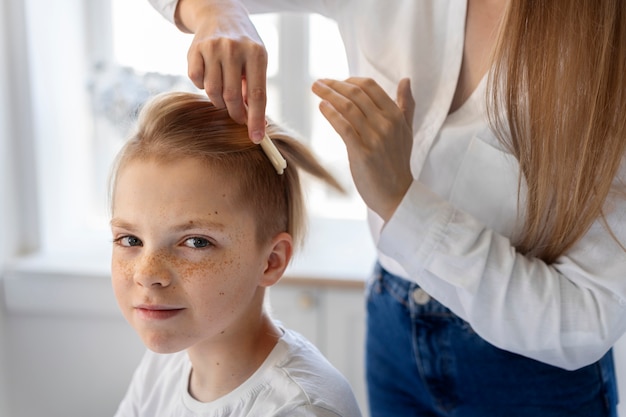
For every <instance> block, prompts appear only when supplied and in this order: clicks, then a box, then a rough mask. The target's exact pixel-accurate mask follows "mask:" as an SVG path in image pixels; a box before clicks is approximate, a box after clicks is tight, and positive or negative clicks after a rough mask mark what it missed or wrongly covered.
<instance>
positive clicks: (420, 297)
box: [411, 288, 430, 306]
mask: <svg viewBox="0 0 626 417" xmlns="http://www.w3.org/2000/svg"><path fill="white" fill-rule="evenodd" d="M411 296H412V297H413V301H415V302H416V303H417V304H419V305H421V306H423V305H424V304H428V302H429V301H430V295H428V293H427V292H426V291H424V290H423V289H421V288H416V289H415V290H413V294H412V295H411Z"/></svg>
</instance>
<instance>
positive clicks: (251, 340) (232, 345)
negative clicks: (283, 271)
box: [187, 314, 282, 402]
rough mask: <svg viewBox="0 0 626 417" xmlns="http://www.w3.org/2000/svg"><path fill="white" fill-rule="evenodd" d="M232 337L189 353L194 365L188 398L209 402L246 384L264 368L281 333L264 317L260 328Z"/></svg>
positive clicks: (194, 349) (192, 349) (199, 347)
mask: <svg viewBox="0 0 626 417" xmlns="http://www.w3.org/2000/svg"><path fill="white" fill-rule="evenodd" d="M255 327H256V328H255V329H250V331H249V332H245V331H244V332H242V333H240V334H236V335H231V338H230V340H232V342H229V340H225V341H223V342H220V343H211V344H201V345H196V346H193V347H191V348H189V349H187V352H188V354H189V358H190V360H191V363H192V371H191V375H190V377H189V394H190V395H191V396H192V397H193V398H195V399H196V400H198V401H201V402H210V401H214V400H216V399H218V398H220V397H223V396H224V395H226V394H228V393H230V392H231V391H233V390H234V389H235V388H237V387H238V386H240V385H241V384H242V383H244V382H245V381H246V380H247V379H248V378H249V377H250V376H251V375H252V374H254V372H256V370H257V369H259V367H260V366H261V365H262V364H263V362H264V361H265V359H266V358H267V356H268V355H269V354H270V352H271V351H272V349H274V346H276V343H277V342H278V339H280V337H281V336H282V331H281V330H280V329H279V328H278V327H277V326H276V325H275V324H274V322H273V321H272V320H271V319H270V318H269V317H268V316H267V314H263V315H262V316H261V321H260V323H259V326H255Z"/></svg>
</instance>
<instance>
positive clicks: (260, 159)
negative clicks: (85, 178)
mask: <svg viewBox="0 0 626 417" xmlns="http://www.w3.org/2000/svg"><path fill="white" fill-rule="evenodd" d="M266 131H267V135H268V136H269V137H270V138H271V139H272V140H273V142H274V144H275V145H276V147H277V148H278V150H279V151H280V153H281V154H282V155H283V157H284V158H285V159H286V160H287V168H286V169H285V171H284V173H283V174H282V175H278V174H277V173H276V170H275V169H274V167H273V166H272V164H271V162H270V161H269V159H268V157H267V156H266V155H265V153H264V152H263V150H262V149H261V146H260V145H256V144H254V143H253V142H251V141H250V139H249V138H248V130H247V127H246V126H245V125H240V124H238V123H236V122H235V121H233V120H232V119H231V118H230V116H229V115H228V112H227V110H226V109H218V108H216V107H215V106H214V105H213V103H211V102H210V101H209V100H208V99H207V98H206V97H205V96H203V95H199V94H193V93H184V92H176V93H163V94H160V95H157V96H155V97H154V98H152V99H151V100H150V101H149V102H147V103H146V104H145V105H144V107H143V108H142V110H141V112H140V114H139V120H138V123H137V127H136V131H135V133H134V134H133V135H131V137H130V139H129V140H128V142H127V143H126V144H125V145H124V147H123V148H122V150H121V151H120V152H119V154H118V156H117V159H116V162H115V164H114V167H113V171H112V176H111V180H110V197H111V198H110V201H111V202H112V203H113V201H114V198H115V185H116V181H117V176H118V174H119V173H120V172H121V171H122V170H123V169H124V167H125V166H126V165H128V164H129V163H130V162H132V161H135V160H155V161H157V162H162V163H167V162H171V161H175V160H179V159H182V158H196V159H199V160H202V161H205V162H206V163H207V164H208V165H207V166H208V167H210V168H211V169H218V170H220V171H221V172H222V173H224V174H226V175H229V176H232V178H233V179H235V180H236V182H238V184H239V189H238V190H237V191H238V194H237V198H238V200H239V202H240V203H241V204H242V205H244V206H247V207H248V208H249V209H250V210H251V213H253V215H254V216H256V219H257V231H256V235H257V241H258V243H260V244H261V243H264V242H267V241H269V240H270V239H271V238H272V237H274V236H275V235H276V234H278V233H280V232H287V233H289V234H290V235H291V236H292V238H293V240H294V242H295V243H296V245H297V244H298V243H301V241H302V239H303V235H304V230H305V225H306V213H305V208H304V196H303V193H302V188H301V184H300V178H299V175H298V169H303V170H305V171H307V172H309V173H310V174H312V175H314V176H316V177H318V178H320V179H322V180H323V181H325V182H326V183H328V184H330V185H331V186H333V187H334V188H336V189H338V190H342V188H341V186H340V185H339V183H338V182H337V181H336V180H335V179H334V178H333V177H332V175H331V174H330V173H329V172H328V171H326V170H325V169H324V168H323V167H322V166H321V165H320V164H319V163H318V162H317V160H316V159H315V157H314V156H313V154H312V153H311V152H310V151H309V150H308V149H307V148H306V147H305V146H304V145H302V144H301V143H300V142H299V141H298V140H297V139H295V137H294V136H295V135H294V134H293V133H292V132H289V131H288V130H286V129H284V128H281V127H280V126H278V125H276V124H275V123H272V122H271V121H270V122H268V124H267V127H266Z"/></svg>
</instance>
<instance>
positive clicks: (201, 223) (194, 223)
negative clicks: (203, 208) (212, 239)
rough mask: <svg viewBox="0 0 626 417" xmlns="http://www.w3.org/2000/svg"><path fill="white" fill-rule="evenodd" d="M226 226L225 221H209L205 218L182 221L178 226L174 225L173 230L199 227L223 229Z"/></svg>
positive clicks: (179, 230)
mask: <svg viewBox="0 0 626 417" xmlns="http://www.w3.org/2000/svg"><path fill="white" fill-rule="evenodd" d="M224 227H225V226H224V223H220V222H214V221H207V220H205V219H198V220H189V221H188V222H187V223H182V224H180V225H178V226H174V227H173V228H172V230H174V231H176V232H181V231H184V230H189V229H197V228H200V229H202V228H207V229H223V228H224Z"/></svg>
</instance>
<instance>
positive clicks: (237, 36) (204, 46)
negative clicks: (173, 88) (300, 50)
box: [176, 0, 267, 143]
mask: <svg viewBox="0 0 626 417" xmlns="http://www.w3.org/2000/svg"><path fill="white" fill-rule="evenodd" d="M176 19H177V24H178V25H179V27H180V28H181V29H182V30H186V31H188V32H192V33H194V34H195V35H194V38H193V41H192V43H191V46H190V47H189V52H188V53H187V61H188V73H189V78H190V79H191V81H192V82H193V83H194V84H195V85H196V87H198V88H203V89H204V90H205V92H206V94H207V96H208V97H209V99H210V100H211V101H212V102H213V103H214V104H215V105H216V106H217V107H220V108H223V107H226V108H228V114H229V115H230V117H231V118H233V120H235V121H237V122H239V123H242V124H243V123H247V125H248V134H249V136H250V139H252V141H253V142H255V143H258V142H260V141H261V140H262V139H263V135H264V134H265V105H266V98H267V95H266V91H267V90H266V72H267V51H266V49H265V45H264V44H263V41H262V40H261V38H260V37H259V34H258V33H257V31H256V29H255V27H254V25H253V24H252V22H251V21H250V18H249V16H248V11H247V10H246V9H245V7H244V6H243V5H242V4H241V3H239V2H238V1H236V0H180V1H179V3H178V8H177V10H176Z"/></svg>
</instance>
